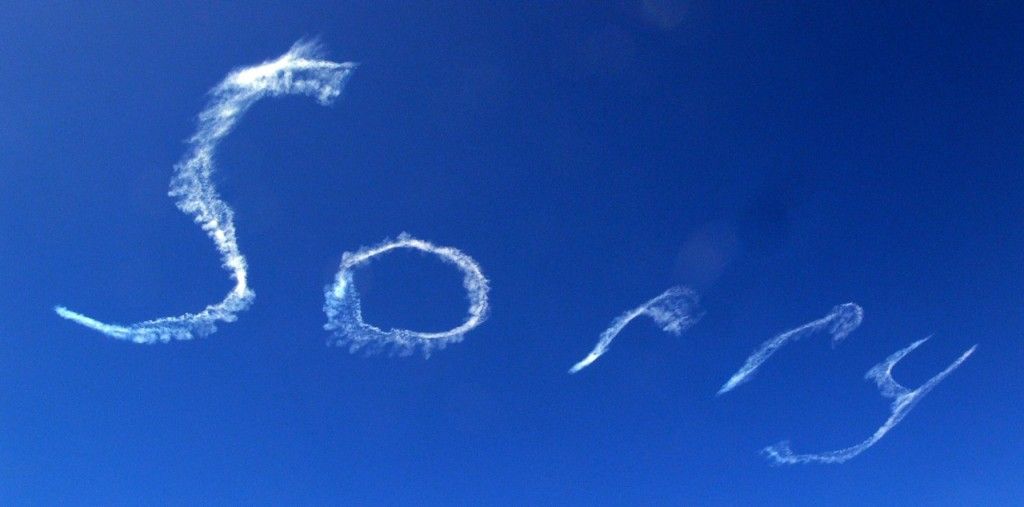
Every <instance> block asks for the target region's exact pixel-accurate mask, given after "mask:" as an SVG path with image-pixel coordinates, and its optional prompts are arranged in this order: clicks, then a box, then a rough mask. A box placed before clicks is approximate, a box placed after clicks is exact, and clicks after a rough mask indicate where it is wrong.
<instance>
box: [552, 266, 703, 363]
mask: <svg viewBox="0 0 1024 507" xmlns="http://www.w3.org/2000/svg"><path fill="white" fill-rule="evenodd" d="M699 307H700V298H699V297H698V296H697V293H696V292H694V291H693V290H691V289H689V288H687V287H681V286H677V287H672V288H671V289H669V290H667V291H665V292H663V293H661V294H660V295H659V296H658V297H655V298H654V299H652V300H650V301H648V302H646V303H644V304H642V305H640V306H638V307H636V308H634V309H632V310H629V311H628V312H626V313H623V314H622V315H620V316H619V317H617V318H616V319H615V320H613V321H612V325H611V326H610V327H609V328H608V329H605V330H604V332H603V333H601V338H600V340H598V342H597V345H596V346H595V347H594V350H592V351H591V352H590V353H589V354H587V357H584V358H583V360H582V361H580V362H578V363H576V364H575V365H573V367H572V368H570V369H569V373H576V372H578V371H580V370H582V369H583V368H586V367H587V366H590V365H591V363H593V362H594V361H597V358H599V357H601V355H602V354H604V353H605V352H607V351H608V347H609V346H611V343H612V340H614V339H615V337H616V336H618V334H619V333H620V332H621V331H622V329H623V328H625V327H626V326H627V325H629V323H630V322H632V321H633V319H635V318H637V317H639V316H641V315H646V316H648V317H650V318H651V319H653V320H654V322H655V323H657V324H658V325H659V326H661V329H662V330H663V331H665V332H668V333H672V334H675V335H679V334H682V332H683V331H686V330H687V329H689V328H690V326H693V325H694V324H696V323H697V321H699V320H700V318H701V317H702V316H703V314H702V313H697V312H699Z"/></svg>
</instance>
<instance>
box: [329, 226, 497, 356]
mask: <svg viewBox="0 0 1024 507" xmlns="http://www.w3.org/2000/svg"><path fill="white" fill-rule="evenodd" d="M397 248H411V249H414V250H420V251H422V252H426V253H430V254H434V255H436V256H438V257H440V258H441V260H442V261H445V262H448V263H451V264H454V265H455V266H456V267H457V268H459V270H461V271H462V273H463V278H462V286H463V287H465V289H466V294H467V295H468V296H469V312H468V315H467V317H466V320H465V322H463V323H462V324H460V325H458V326H457V327H455V328H452V329H449V330H448V331H441V332H433V333H429V332H421V331H412V330H408V329H390V330H387V331H385V330H383V329H381V328H379V327H377V326H374V325H372V324H367V323H366V322H364V321H363V312H362V306H361V304H360V300H359V292H358V291H357V290H356V286H355V282H354V279H353V270H354V269H355V268H357V267H359V266H361V265H363V264H366V263H367V262H369V261H370V259H372V258H373V257H376V256H378V255H381V254H383V253H387V252H389V251H391V250H395V249H397ZM488 290H490V287H489V285H488V281H487V278H486V277H484V274H483V272H482V271H481V269H480V266H479V265H478V264H477V263H476V261H474V260H473V259H472V258H471V257H470V256H468V255H466V254H464V253H462V252H461V251H459V250H457V249H455V248H452V247H446V246H436V245H433V244H431V243H429V242H426V241H423V240H421V239H416V238H413V237H412V236H409V235H408V234H405V233H402V234H400V235H399V236H398V239H396V240H394V241H389V240H385V241H384V242H383V243H381V244H379V245H377V246H373V247H368V248H363V249H361V250H359V251H357V252H345V253H344V254H343V255H342V257H341V267H340V269H339V271H338V274H337V276H336V277H335V280H334V285H329V286H327V287H326V289H324V298H325V300H326V301H325V302H324V312H325V313H327V324H325V325H324V329H327V330H329V331H334V333H335V336H336V337H337V340H336V341H335V344H336V345H348V346H349V350H350V351H351V352H355V351H357V350H359V349H361V348H363V347H372V348H374V349H380V348H385V347H387V346H391V347H392V348H393V350H395V351H397V352H398V353H399V354H402V355H407V354H411V353H412V352H413V351H414V350H415V349H416V348H417V347H420V348H421V349H422V350H423V354H424V355H425V356H429V355H430V352H431V351H432V350H434V349H439V348H443V347H444V346H445V345H447V344H449V343H454V342H458V341H460V340H462V337H463V335H464V334H466V333H467V332H469V331H470V330H472V329H473V328H475V327H477V326H479V325H480V324H481V323H483V322H484V320H486V319H487V306H488V305H487V291H488Z"/></svg>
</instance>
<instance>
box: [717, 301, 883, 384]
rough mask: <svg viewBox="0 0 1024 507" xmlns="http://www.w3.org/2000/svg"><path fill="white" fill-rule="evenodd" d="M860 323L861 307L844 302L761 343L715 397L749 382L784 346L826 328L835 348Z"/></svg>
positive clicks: (862, 316)
mask: <svg viewBox="0 0 1024 507" xmlns="http://www.w3.org/2000/svg"><path fill="white" fill-rule="evenodd" d="M863 320H864V310H863V309H862V308H861V307H860V306H858V305H856V304H855V303H845V304H841V305H839V306H836V307H835V308H832V311H831V312H829V314H828V315H826V316H824V317H822V318H820V319H818V320H815V321H813V322H808V323H807V324H804V325H802V326H800V327H798V328H796V329H791V330H789V331H786V332H785V333H782V334H780V335H778V336H776V337H774V338H772V339H770V340H768V341H766V342H764V343H763V344H761V347H760V348H758V349H757V350H756V351H754V353H753V354H751V355H750V357H748V358H747V362H746V363H744V364H743V367H741V368H740V369H739V371H737V372H736V373H735V374H733V376H732V378H730V379H729V381H728V382H726V383H725V385H723V386H722V388H721V389H719V390H718V395H722V394H725V393H727V392H729V391H731V390H733V389H735V388H736V387H737V386H739V385H740V384H742V383H744V382H747V381H749V380H750V378H751V376H753V375H754V373H755V372H756V371H757V369H758V368H759V367H760V366H761V364H762V363H764V362H765V361H767V360H768V358H769V357H771V356H772V354H774V353H775V351H777V350H779V349H780V348H782V346H783V345H785V344H787V343H789V342H791V341H796V340H799V339H801V338H803V337H804V336H807V335H809V334H813V333H817V332H819V331H821V330H823V329H827V332H828V334H830V335H832V346H833V347H834V346H835V345H837V344H838V343H839V342H841V341H843V339H844V338H846V337H847V335H849V334H850V333H852V332H853V330H855V329H857V326H860V323H861V321H863Z"/></svg>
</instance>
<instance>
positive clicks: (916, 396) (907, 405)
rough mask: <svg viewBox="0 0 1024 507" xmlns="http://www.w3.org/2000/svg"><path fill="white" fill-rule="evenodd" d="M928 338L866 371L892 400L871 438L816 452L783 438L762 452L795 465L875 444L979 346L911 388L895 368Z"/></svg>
mask: <svg viewBox="0 0 1024 507" xmlns="http://www.w3.org/2000/svg"><path fill="white" fill-rule="evenodd" d="M926 341H928V338H925V339H923V340H918V341H916V342H914V343H911V344H910V346H909V347H907V348H905V349H902V350H900V351H898V352H896V353H895V354H892V355H891V356H889V357H888V358H887V359H886V360H885V361H883V362H881V363H878V364H876V365H875V366H874V367H873V368H871V369H870V370H868V372H867V374H866V375H865V376H864V378H865V379H868V380H874V381H875V383H876V384H878V390H879V391H881V394H882V396H884V397H886V398H892V399H893V402H892V405H891V406H890V411H891V415H890V416H889V419H888V420H887V421H885V424H883V425H882V426H881V427H879V428H878V429H877V430H876V431H875V433H874V434H873V435H871V437H870V438H868V439H867V440H865V441H863V442H861V443H859V444H857V445H854V446H852V447H847V448H845V449H839V450H837V451H828V452H822V453H816V454H793V451H792V450H791V449H790V447H789V442H786V441H782V442H779V443H777V444H775V445H771V446H768V447H766V448H765V449H764V451H763V452H764V454H765V455H766V456H767V457H768V459H769V460H771V461H772V462H773V463H774V464H777V465H792V464H796V463H842V462H844V461H846V460H849V459H851V458H853V457H854V456H856V455H858V454H860V453H862V452H864V451H865V450H867V449H868V448H869V447H871V446H873V445H875V443H877V442H878V441H879V440H881V439H882V437H884V436H885V434H886V433H888V432H889V430H891V429H893V428H894V427H895V426H896V425H897V424H899V422H900V421H902V420H903V418H904V417H906V416H907V414H908V413H910V410H911V409H913V408H914V406H915V405H917V402H919V401H921V398H923V397H924V396H925V395H926V394H928V393H929V392H930V391H931V390H932V389H934V388H935V386H936V385H938V384H939V382H942V380H943V379H945V378H946V377H947V376H948V375H949V374H950V373H953V370H955V369H957V367H959V366H960V364H961V363H963V362H964V361H966V360H967V358H968V357H970V356H971V354H973V353H974V350H975V349H977V348H978V346H977V345H974V346H973V347H971V348H969V349H967V351H966V352H964V353H963V354H961V355H960V357H959V358H958V359H957V360H956V361H954V362H953V364H951V365H949V366H948V367H946V369H945V370H942V372H941V373H939V374H938V375H936V376H934V377H932V378H931V379H930V380H928V382H925V383H924V384H923V385H922V386H921V387H918V388H917V389H914V390H913V391H911V390H909V389H907V388H906V387H904V386H902V385H900V384H899V383H898V382H896V380H895V379H894V378H893V377H892V369H893V367H894V366H896V363H898V362H900V360H901V359H903V357H904V356H906V355H907V354H909V353H910V352H911V351H913V350H914V349H916V348H917V347H919V346H921V344H922V343H924V342H926Z"/></svg>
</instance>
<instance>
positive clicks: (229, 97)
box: [55, 42, 355, 343]
mask: <svg viewBox="0 0 1024 507" xmlns="http://www.w3.org/2000/svg"><path fill="white" fill-rule="evenodd" d="M353 69H355V64H353V63H336V62H331V61H327V60H323V59H320V58H319V51H318V47H317V46H316V45H315V44H312V43H309V42H298V43H296V44H295V45H293V46H292V47H291V49H289V50H288V52H287V53H285V54H284V55H282V56H280V57H279V58H277V59H276V60H272V61H268V62H264V63H262V64H259V65H255V66H251V67H245V68H242V69H238V70H235V71H233V72H231V73H230V74H228V76H227V77H226V78H225V79H224V81H223V82H221V83H220V84H219V85H217V86H216V87H215V88H213V90H211V91H210V94H211V96H212V98H211V100H210V103H209V105H207V107H206V109H204V110H203V111H202V112H201V113H200V114H199V126H198V129H197V130H196V133H195V134H194V135H193V136H192V138H191V139H190V140H189V142H190V144H191V148H190V150H189V151H188V153H187V154H186V156H185V157H184V158H183V159H182V161H181V162H179V163H178V164H177V165H176V166H175V174H174V177H173V179H172V180H171V190H170V196H172V197H177V198H178V201H177V205H178V208H179V209H181V210H182V211H184V212H185V213H188V214H190V215H193V216H194V217H195V221H196V223H198V224H200V225H201V226H202V228H203V230H205V231H206V233H207V235H209V236H210V238H212V239H213V241H214V243H215V244H216V246H217V251H218V252H220V255H221V261H222V263H223V266H224V269H226V270H227V271H229V272H230V273H231V278H233V279H234V280H235V287H234V289H232V290H231V292H229V293H228V295H227V296H226V297H225V298H224V300H223V301H221V302H219V303H215V304H211V305H209V306H207V307H206V308H205V309H203V310H202V311H200V312H198V313H186V314H184V315H179V316H176V317H165V318H160V319H154V320H147V321H144V322H139V323H135V324H130V325H126V326H124V325H116V324H107V323H104V322H100V321H98V320H95V319H93V318H90V317H87V316H85V315H82V314H80V313H77V312H74V311H71V310H68V309H67V308H64V307H62V306H58V307H56V308H55V310H56V312H57V314H58V315H60V316H61V317H64V318H65V319H68V320H71V321H74V322H77V323H79V324H82V325H83V326H86V327H89V328H92V329H95V330H97V331H99V332H101V333H104V334H106V335H108V336H111V337H114V338H118V339H123V340H131V341H133V342H135V343H155V342H168V341H171V340H187V339H191V338H194V337H195V336H197V335H199V336H203V335H207V334H210V333H212V332H214V331H216V329H217V327H216V323H217V322H232V321H234V320H235V319H236V314H237V313H238V312H241V311H243V310H245V309H247V308H248V307H249V305H250V304H252V300H253V297H254V294H253V292H252V290H250V289H249V286H248V271H247V267H246V262H245V257H244V256H243V255H242V253H241V252H240V251H239V249H238V240H237V237H236V235H235V224H234V218H233V217H234V212H233V211H232V209H231V207H230V206H228V204H227V203H226V202H224V201H222V200H221V198H220V195H218V193H217V189H216V187H215V186H214V184H213V180H212V175H213V173H214V171H215V170H216V166H215V165H214V154H215V151H216V147H217V144H218V143H219V142H220V140H221V139H223V138H224V137H225V136H227V135H228V134H229V133H230V132H231V130H232V128H234V126H235V125H236V124H237V123H238V120H240V119H241V118H242V116H243V115H244V114H245V112H246V111H247V110H248V109H249V107H251V106H252V105H253V104H254V103H256V102H257V101H258V100H260V99H262V98H264V97H268V96H270V97H277V96H282V95H308V96H311V97H314V98H316V99H317V101H318V102H319V103H320V104H323V105H328V104H330V103H331V102H332V101H333V100H334V99H335V98H337V97H338V95H340V94H341V90H342V87H343V85H344V83H345V81H346V79H347V78H348V77H349V75H350V73H351V72H352V70H353Z"/></svg>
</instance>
